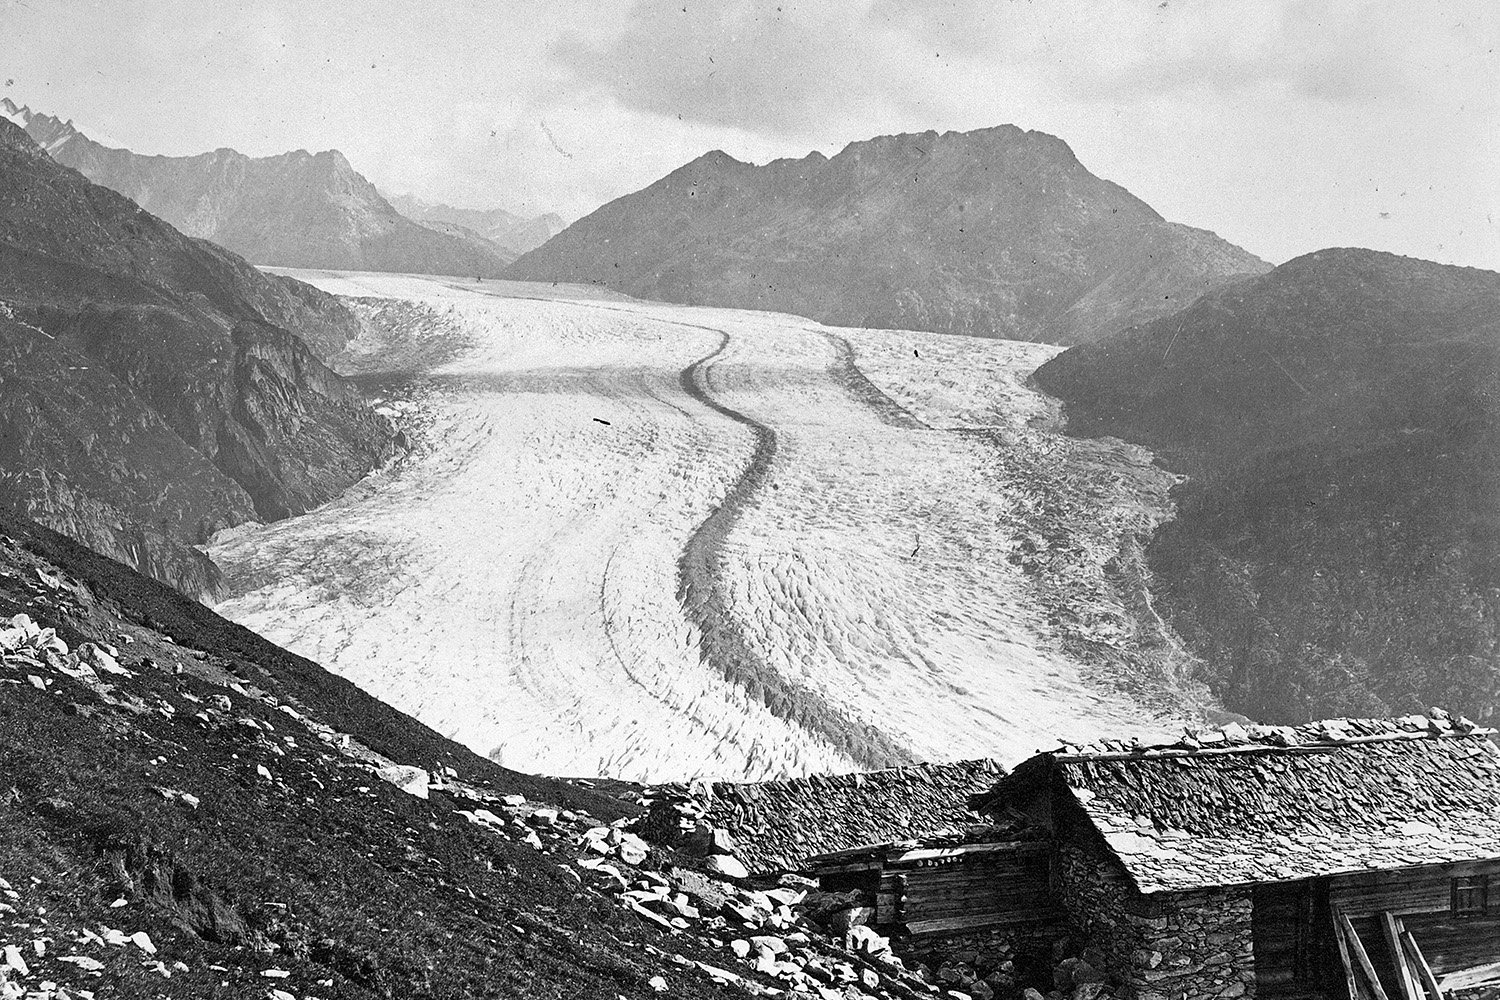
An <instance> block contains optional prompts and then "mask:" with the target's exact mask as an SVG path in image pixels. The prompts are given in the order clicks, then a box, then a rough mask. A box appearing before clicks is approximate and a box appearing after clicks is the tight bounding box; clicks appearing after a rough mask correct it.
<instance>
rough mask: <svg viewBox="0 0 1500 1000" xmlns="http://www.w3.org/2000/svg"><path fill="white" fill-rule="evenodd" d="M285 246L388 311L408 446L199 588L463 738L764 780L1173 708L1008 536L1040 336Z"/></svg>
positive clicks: (1033, 428)
mask: <svg viewBox="0 0 1500 1000" xmlns="http://www.w3.org/2000/svg"><path fill="white" fill-rule="evenodd" d="M297 276H298V277H301V278H303V279H304V280H309V281H312V282H313V283H314V284H317V285H319V286H320V287H322V288H324V289H325V290H327V291H330V292H333V293H336V294H340V295H346V296H354V297H359V298H358V299H357V300H356V305H357V306H358V308H359V309H360V310H361V311H362V313H363V314H365V315H366V316H367V318H368V317H373V318H375V319H376V320H378V322H371V323H369V324H367V325H368V326H369V333H368V339H367V340H365V341H361V342H357V343H355V344H352V345H351V346H350V349H349V350H348V351H347V352H346V355H345V356H344V357H343V358H342V359H340V362H341V366H342V367H343V368H344V370H346V371H353V372H356V373H361V374H363V375H364V376H365V377H366V378H367V379H371V378H374V379H377V380H378V379H381V378H383V379H384V381H385V383H386V389H387V397H386V403H385V405H387V406H388V407H390V408H391V409H392V410H393V411H397V412H400V413H402V414H403V415H404V420H405V422H406V423H408V424H409V426H411V427H412V428H413V430H414V437H415V440H416V447H415V448H414V450H413V452H412V453H411V454H410V455H409V456H407V457H405V458H402V459H400V460H398V461H396V462H394V463H393V464H392V465H391V466H390V467H389V468H387V469H385V470H382V471H380V472H378V473H376V474H374V475H372V476H370V477H369V478H368V479H367V480H365V481H364V482H363V483H361V484H360V485H359V486H357V487H356V488H355V489H353V490H351V491H350V492H349V493H347V494H346V495H345V496H343V497H341V498H340V499H338V500H336V501H334V502H333V503H330V504H329V505H327V506H326V507H324V508H322V509H320V510H318V511H315V512H313V513H311V514H308V515H306V516H303V517H299V518H294V519H291V520H287V521H283V522H280V523H277V524H273V525H269V526H242V527H241V528H238V529H234V530H232V531H229V532H225V533H221V535H220V536H219V537H218V538H216V539H215V540H214V543H213V545H212V546H211V548H210V553H211V555H212V557H213V559H214V560H215V562H217V563H218V564H219V565H220V566H221V567H223V568H224V570H225V572H226V575H227V577H228V580H229V585H230V588H231V593H230V596H229V597H228V598H227V599H226V600H224V601H223V602H222V603H221V604H220V605H219V606H218V607H217V609H216V610H218V611H219V612H220V613H222V614H224V615H226V616H228V617H230V618H232V619H234V620H236V621H239V622H241V623H243V624H245V625H247V626H249V627H250V628H252V629H255V630H256V631H258V632H261V633H262V634H264V635H266V636H267V637H269V638H270V639H272V640H273V641H276V642H278V643H281V644H283V645H285V646H287V647H289V648H291V649H293V650H295V651H297V652H299V653H302V654H303V655H306V656H308V657H310V658H312V659H314V660H317V661H319V662H321V663H322V664H324V665H325V666H327V667H329V668H331V669H333V670H335V671H337V672H338V673H340V674H342V675H344V676H346V677H348V678H350V679H351V680H353V681H354V682H356V683H358V684H359V685H361V686H362V687H364V688H366V689H367V690H369V691H371V692H372V693H374V694H376V695H378V696H379V697H381V698H383V699H385V700H387V701H389V702H391V703H392V704H394V705H396V706H397V707H399V708H401V709H402V710H404V711H406V712H408V713H410V714H413V715H415V716H416V717H417V718H419V719H421V720H422V721H424V722H426V723H427V724H429V725H431V726H432V727H433V728H435V729H438V730H440V731H441V732H443V733H444V734H446V735H449V736H451V737H453V738H454V739H457V740H459V741H461V742H463V743H465V744H467V745H469V746H470V747H472V748H474V749H475V750H477V751H479V752H480V753H484V754H489V755H491V756H492V757H494V758H495V759H496V760H498V761H499V762H500V763H503V764H504V765H506V766H508V767H514V768H518V769H523V770H528V771H536V772H544V773H551V774H564V775H597V774H602V775H610V776H616V777H626V778H633V779H644V780H660V779H681V778H690V777H695V776H700V775H707V776H715V777H731V778H746V779H758V778H764V777H774V776H782V775H788V774H799V773H806V772H810V771H819V770H848V769H851V768H856V767H861V768H863V767H872V766H880V765H881V764H888V763H895V762H899V761H901V760H909V759H930V760H937V759H959V758H966V757H975V756H995V757H998V758H1000V759H1001V760H1002V761H1005V762H1007V763H1013V762H1015V761H1016V760H1019V759H1020V758H1022V757H1024V756H1027V755H1029V754H1030V753H1032V752H1033V751H1034V750H1036V749H1037V748H1038V747H1050V746H1053V745H1055V743H1056V740H1057V738H1058V737H1069V738H1073V739H1093V738H1098V737H1100V736H1117V737H1123V738H1127V739H1128V738H1130V737H1131V736H1141V737H1142V738H1147V737H1152V738H1154V737H1158V736H1160V735H1162V734H1164V733H1165V732H1166V731H1167V730H1169V729H1171V728H1173V726H1174V724H1175V723H1176V722H1177V720H1174V719H1167V718H1162V717H1157V716H1153V715H1152V714H1151V713H1149V712H1146V711H1145V710H1143V709H1142V708H1141V707H1140V706H1139V705H1137V704H1134V703H1133V702H1132V701H1130V700H1129V699H1128V698H1127V697H1125V696H1124V695H1122V694H1119V693H1117V692H1116V691H1114V690H1113V689H1112V688H1110V687H1108V686H1107V685H1104V684H1101V683H1098V682H1097V681H1095V680H1090V679H1088V678H1087V677H1086V675H1085V672H1084V671H1083V670H1082V669H1081V667H1080V665H1079V664H1078V663H1076V662H1074V661H1073V660H1071V659H1069V658H1068V657H1067V656H1066V655H1064V654H1063V653H1062V652H1060V649H1061V645H1060V643H1059V642H1058V641H1057V637H1056V629H1055V627H1054V623H1053V621H1052V620H1049V615H1048V612H1047V609H1046V608H1044V606H1043V603H1042V601H1041V600H1040V599H1039V597H1038V593H1037V588H1036V586H1035V585H1034V583H1033V582H1032V581H1031V580H1030V579H1028V577H1027V576H1026V575H1025V574H1023V572H1022V570H1021V569H1020V568H1018V567H1017V566H1016V565H1013V564H1012V562H1011V561H1010V560H1008V559H1007V555H1009V554H1010V553H1011V552H1012V551H1013V550H1014V549H1015V547H1016V545H1017V544H1018V528H1017V524H1018V521H1017V516H1016V508H1017V505H1020V504H1031V505H1032V506H1033V507H1034V506H1035V503H1036V501H1035V498H1034V497H1029V496H1022V495H1018V494H1017V491H1016V489H1015V488H1014V484H1013V477H1012V478H1008V477H1006V476H1005V475H1003V474H1002V472H1001V470H1002V469H1003V466H1004V458H1005V457H1004V454H1003V452H1004V449H1005V448H1006V442H1007V441H1013V440H1018V439H1019V438H1020V437H1022V436H1026V437H1027V438H1028V440H1030V441H1032V442H1033V444H1034V443H1035V441H1036V440H1037V439H1038V437H1039V436H1045V435H1048V434H1051V433H1052V432H1051V431H1049V430H1047V429H1046V428H1047V427H1048V426H1049V425H1050V422H1051V421H1052V420H1053V417H1054V416H1055V415H1054V414H1053V411H1052V410H1051V408H1050V407H1049V403H1048V401H1047V400H1045V398H1044V397H1041V396H1039V395H1038V394H1036V393H1034V392H1032V391H1031V390H1029V389H1027V388H1026V387H1025V385H1024V382H1025V379H1026V377H1027V376H1028V375H1029V374H1030V372H1031V371H1033V370H1034V369H1035V368H1036V367H1037V366H1038V365H1039V364H1041V363H1042V362H1043V361H1044V360H1046V359H1047V358H1048V357H1050V356H1051V355H1052V354H1053V353H1055V352H1056V350H1057V348H1053V347H1047V346H1041V345H1033V344H1022V343H1015V342H1008V341H987V340H975V339H967V338H958V337H947V336H940V335H936V334H922V333H909V332H895V331H875V330H849V329H836V328H828V327H822V326H820V325H818V324H816V323H813V322H811V321H809V320H805V319H801V318H798V317H792V316H784V315H776V314H769V313H756V312H746V311H733V310H717V309H705V308H689V307H678V306H670V305H662V304H656V303H644V302H636V301H631V300H625V299H618V298H611V297H608V296H606V295H596V294H591V293H589V292H587V291H585V290H582V289H569V288H552V287H550V286H542V285H537V286H528V285H517V284H501V283H485V284H482V285H472V286H467V285H459V284H446V283H444V282H442V281H440V280H435V279H419V278H411V277H402V276H393V275H372V274H329V273H322V272H318V273H297ZM1066 451H1067V449H1060V452H1063V453H1066ZM1148 459H1149V456H1146V455H1144V453H1141V454H1136V455H1134V456H1133V458H1132V461H1133V462H1135V463H1136V464H1137V465H1138V466H1140V467H1142V468H1145V467H1146V466H1147V463H1148ZM1059 460H1062V459H1059ZM1115 478H1119V477H1115ZM1111 481H1112V480H1111ZM1121 488H1122V489H1124V488H1125V487H1121ZM1105 499H1106V500H1107V499H1108V498H1105ZM1136 499H1138V498H1131V502H1132V503H1134V502H1135V501H1136ZM1106 555H1107V554H1106ZM1084 597H1085V598H1086V597H1087V595H1084ZM1052 617H1053V618H1054V619H1055V615H1054V616H1052Z"/></svg>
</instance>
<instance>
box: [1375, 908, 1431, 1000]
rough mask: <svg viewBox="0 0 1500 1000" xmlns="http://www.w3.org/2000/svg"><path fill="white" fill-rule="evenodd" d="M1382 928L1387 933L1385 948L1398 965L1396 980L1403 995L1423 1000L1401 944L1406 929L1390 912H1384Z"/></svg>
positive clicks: (1381, 918) (1382, 912)
mask: <svg viewBox="0 0 1500 1000" xmlns="http://www.w3.org/2000/svg"><path fill="white" fill-rule="evenodd" d="M1380 926H1381V929H1382V930H1384V931H1385V946H1386V948H1387V949H1388V950H1389V951H1390V953H1391V958H1392V959H1393V960H1394V961H1395V963H1396V979H1397V980H1398V981H1399V982H1400V983H1401V995H1402V996H1404V997H1406V1000H1422V990H1421V988H1420V987H1419V986H1418V985H1417V974H1416V973H1415V972H1413V971H1412V967H1411V963H1410V962H1409V961H1407V959H1406V949H1405V948H1404V947H1403V946H1402V944H1401V931H1402V930H1404V928H1403V927H1402V926H1401V921H1400V919H1399V918H1398V917H1397V916H1396V915H1395V914H1394V913H1392V912H1391V911H1390V910H1383V911H1381V914H1380Z"/></svg>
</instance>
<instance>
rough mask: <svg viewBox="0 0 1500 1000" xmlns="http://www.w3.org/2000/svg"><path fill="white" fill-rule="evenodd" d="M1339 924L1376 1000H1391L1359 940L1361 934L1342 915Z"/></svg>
mask: <svg viewBox="0 0 1500 1000" xmlns="http://www.w3.org/2000/svg"><path fill="white" fill-rule="evenodd" d="M1339 923H1340V924H1341V925H1342V926H1343V928H1344V934H1345V935H1346V936H1347V937H1348V938H1349V950H1350V951H1351V952H1352V953H1353V954H1354V957H1355V959H1356V960H1357V961H1358V962H1359V968H1360V971H1361V972H1363V973H1364V974H1365V978H1366V979H1368V980H1369V981H1370V991H1371V992H1372V993H1373V994H1374V996H1375V1000H1391V998H1390V997H1388V996H1387V995H1386V992H1385V987H1384V986H1381V985H1380V976H1379V975H1378V974H1377V973H1376V972H1375V963H1374V962H1371V961H1370V953H1369V952H1367V951H1365V944H1364V942H1363V941H1361V940H1360V939H1359V934H1358V933H1356V932H1355V930H1354V925H1353V924H1351V923H1350V922H1349V918H1348V917H1346V916H1344V915H1343V914H1342V913H1340V914H1339Z"/></svg>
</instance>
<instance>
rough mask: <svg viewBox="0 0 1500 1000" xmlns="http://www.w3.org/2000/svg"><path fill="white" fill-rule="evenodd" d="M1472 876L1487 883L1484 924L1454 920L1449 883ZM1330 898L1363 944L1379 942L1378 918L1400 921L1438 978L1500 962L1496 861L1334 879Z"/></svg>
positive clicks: (1499, 888)
mask: <svg viewBox="0 0 1500 1000" xmlns="http://www.w3.org/2000/svg"><path fill="white" fill-rule="evenodd" d="M1473 875H1488V876H1489V878H1490V899H1489V907H1490V909H1489V915H1488V916H1487V917H1486V918H1484V919H1474V918H1458V917H1454V916H1453V913H1452V902H1453V896H1452V880H1453V879H1454V878H1458V877H1466V876H1473ZM1329 896H1330V899H1331V900H1332V902H1333V904H1334V905H1335V906H1337V907H1339V908H1340V909H1341V910H1342V911H1343V912H1344V913H1346V914H1347V915H1348V916H1349V917H1350V920H1351V921H1352V922H1353V923H1354V925H1355V927H1356V929H1357V930H1358V932H1359V935H1360V937H1361V938H1363V939H1364V940H1366V941H1381V940H1383V936H1384V935H1383V933H1382V931H1381V926H1380V923H1379V921H1380V919H1381V917H1380V914H1381V913H1382V912H1389V913H1391V914H1393V915H1395V916H1399V917H1401V919H1402V922H1403V923H1404V924H1405V925H1406V929H1407V930H1408V931H1409V932H1411V935H1412V937H1413V938H1415V939H1416V941H1417V943H1418V945H1420V946H1421V949H1422V954H1423V956H1424V957H1425V958H1426V959H1427V962H1428V964H1429V965H1431V966H1432V970H1433V972H1435V973H1437V974H1438V975H1439V976H1441V975H1444V974H1446V973H1449V972H1453V971H1456V970H1458V969H1465V968H1469V967H1471V966H1475V965H1481V964H1483V963H1485V962H1500V861H1483V862H1465V863H1462V864H1452V865H1434V866H1430V867H1425V868H1418V869H1411V870H1408V871H1394V872H1373V873H1369V874H1361V875H1344V876H1338V877H1337V878H1335V879H1333V883H1332V886H1331V888H1330V890H1329ZM1377 950H1378V946H1377ZM1388 957H1389V956H1383V958H1388Z"/></svg>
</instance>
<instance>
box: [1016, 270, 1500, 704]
mask: <svg viewBox="0 0 1500 1000" xmlns="http://www.w3.org/2000/svg"><path fill="white" fill-rule="evenodd" d="M1036 379H1037V382H1038V384H1039V385H1040V386H1041V387H1042V388H1043V389H1045V390H1046V391H1047V392H1050V393H1052V394H1054V395H1057V396H1060V397H1061V398H1062V399H1064V400H1065V401H1066V402H1067V405H1068V409H1067V413H1068V427H1069V430H1070V432H1073V433H1077V434H1082V435H1103V434H1110V435H1117V436H1120V437H1125V438H1128V439H1131V440H1134V441H1139V442H1142V443H1144V444H1147V445H1149V446H1150V447H1152V448H1154V449H1156V450H1157V452H1158V454H1159V455H1161V456H1162V458H1163V459H1164V460H1165V461H1166V462H1167V464H1169V465H1170V466H1173V467H1175V468H1177V469H1179V470H1182V471H1185V472H1188V473H1189V474H1190V475H1191V476H1192V479H1191V480H1190V481H1189V482H1188V483H1187V484H1186V485H1185V486H1184V487H1182V488H1180V490H1179V491H1178V496H1177V501H1178V506H1179V513H1178V517H1177V519H1176V520H1175V521H1173V522H1171V523H1169V524H1168V525H1166V526H1165V527H1164V528H1163V529H1162V530H1161V532H1160V533H1159V534H1158V536H1157V538H1156V540H1155V541H1154V542H1153V544H1152V546H1151V549H1150V552H1149V556H1150V561H1151V566H1152V568H1153V570H1154V571H1155V573H1156V575H1157V583H1158V585H1159V586H1160V588H1161V596H1162V601H1161V605H1162V607H1163V608H1164V609H1165V611H1166V612H1167V614H1168V616H1169V618H1170V619H1171V621H1172V624H1173V625H1175V626H1176V628H1177V630H1178V632H1179V633H1180V634H1181V635H1182V636H1183V637H1184V638H1185V639H1186V640H1187V641H1188V642H1189V644H1190V645H1191V646H1192V647H1193V649H1194V650H1195V651H1196V652H1197V653H1198V654H1199V655H1200V656H1202V657H1203V658H1204V660H1205V661H1206V663H1207V665H1208V666H1207V669H1208V670H1209V672H1210V676H1209V677H1208V678H1207V679H1208V680H1209V681H1210V682H1211V684H1212V685H1213V686H1214V687H1215V688H1216V689H1217V691H1218V693H1219V694H1220V695H1221V696H1222V698H1223V699H1224V701H1225V704H1226V706H1227V707H1230V708H1232V709H1235V710H1238V711H1242V712H1245V713H1247V714H1249V715H1253V716H1258V717H1262V718H1266V719H1268V720H1278V721H1280V720H1302V719H1307V718H1312V717H1316V716H1321V715H1329V714H1336V713H1340V712H1346V711H1347V712H1349V713H1354V712H1356V711H1359V712H1365V711H1368V712H1369V713H1381V714H1383V713H1386V712H1388V711H1389V712H1406V711H1410V710H1414V709H1417V708H1419V707H1421V706H1425V705H1430V704H1439V703H1451V704H1454V705H1455V706H1458V707H1460V708H1461V709H1462V710H1463V711H1466V712H1468V713H1469V714H1471V715H1474V716H1476V717H1481V718H1488V717H1491V716H1492V714H1493V712H1494V710H1495V709H1496V707H1497V706H1500V626H1497V622H1500V436H1497V433H1496V426H1497V420H1500V275H1497V274H1494V273H1492V272H1488V271H1479V270H1474V269H1470V268H1459V267H1449V266H1445V265H1440V264H1433V263H1429V262H1426V261H1420V260H1412V259H1408V258H1402V257H1395V256H1392V255H1389V254H1381V253H1375V252H1372V251H1367V250H1342V249H1341V250H1324V251H1321V252H1319V253H1315V254H1310V255H1308V256H1306V257H1301V258H1298V259H1296V260H1293V261H1290V262H1288V263H1286V264H1283V265H1282V266H1281V267H1278V268H1277V269H1276V270H1274V271H1272V272H1271V273H1270V274H1267V275H1264V276H1262V277H1259V278H1255V279H1252V280H1249V281H1245V282H1242V283H1240V284H1237V285H1233V286H1230V287H1228V288H1225V289H1222V290H1220V291H1218V292H1215V293H1213V294H1211V295H1208V296H1205V297H1204V298H1203V299H1201V300H1200V301H1199V302H1197V303H1196V304H1195V305H1193V306H1192V307H1190V308H1188V309H1187V310H1185V311H1183V312H1182V313H1180V314H1178V315H1177V316H1173V317H1170V318H1168V319H1164V320H1158V321H1156V322H1154V323H1151V324H1147V325H1145V326H1142V327H1140V328H1137V329H1135V330H1131V331H1129V332H1127V333H1124V334H1121V335H1119V336H1117V337H1115V338H1112V339H1111V340H1110V341H1108V342H1105V343H1100V344H1093V345H1089V346H1086V347H1080V348H1075V349H1074V350H1071V351H1068V352H1065V353H1064V354H1062V355H1059V356H1058V357H1057V358H1055V359H1053V360H1052V361H1051V362H1049V363H1048V364H1046V365H1044V366H1043V367H1042V368H1041V369H1040V370H1039V371H1038V372H1037V375H1036Z"/></svg>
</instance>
